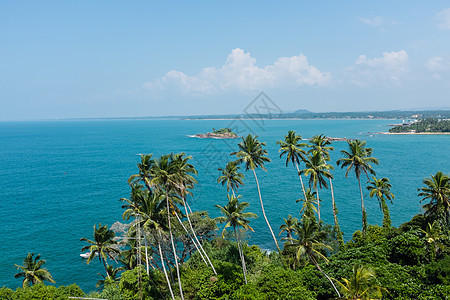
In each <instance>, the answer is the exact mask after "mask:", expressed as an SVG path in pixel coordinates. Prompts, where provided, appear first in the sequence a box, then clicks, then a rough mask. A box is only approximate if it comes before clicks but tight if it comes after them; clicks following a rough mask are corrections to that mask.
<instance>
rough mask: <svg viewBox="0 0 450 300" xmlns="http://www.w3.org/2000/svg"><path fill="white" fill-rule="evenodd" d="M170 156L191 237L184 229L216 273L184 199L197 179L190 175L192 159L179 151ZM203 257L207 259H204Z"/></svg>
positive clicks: (191, 172) (194, 170)
mask: <svg viewBox="0 0 450 300" xmlns="http://www.w3.org/2000/svg"><path fill="white" fill-rule="evenodd" d="M171 158H172V164H173V165H174V172H175V173H176V174H177V177H176V183H175V187H176V191H177V193H178V194H179V196H180V198H181V200H182V202H183V207H184V211H185V213H186V218H187V220H188V223H189V227H190V229H191V233H192V236H193V238H192V236H191V233H189V232H188V231H187V230H186V233H187V234H188V235H189V236H190V237H191V239H192V242H193V244H194V246H195V247H196V248H197V250H198V252H199V253H200V256H201V257H202V258H203V260H204V262H205V264H206V265H208V263H209V265H210V266H211V268H212V270H213V272H214V274H216V275H217V272H216V269H215V268H214V265H213V264H212V262H211V260H210V258H209V256H208V254H207V253H206V251H205V250H204V249H203V246H202V244H201V243H200V241H199V240H198V238H197V234H196V233H195V231H194V227H193V226H192V222H191V218H190V216H189V213H188V209H187V206H188V205H187V201H186V195H188V194H189V195H192V193H191V192H190V191H189V189H190V188H193V186H194V184H195V183H197V180H196V179H195V178H194V177H193V176H192V175H191V174H193V175H197V170H196V169H195V168H194V166H193V165H192V164H190V163H189V160H190V159H192V157H191V156H186V157H185V154H184V153H180V154H175V155H171ZM180 224H181V225H182V226H183V227H184V225H183V223H182V222H180ZM205 258H206V260H207V261H206V260H205Z"/></svg>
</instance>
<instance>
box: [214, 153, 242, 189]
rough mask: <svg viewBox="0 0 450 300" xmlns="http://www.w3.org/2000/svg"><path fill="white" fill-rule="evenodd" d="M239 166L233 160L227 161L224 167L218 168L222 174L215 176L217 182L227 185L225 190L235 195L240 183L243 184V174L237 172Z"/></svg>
mask: <svg viewBox="0 0 450 300" xmlns="http://www.w3.org/2000/svg"><path fill="white" fill-rule="evenodd" d="M240 168H241V167H239V166H238V165H237V164H236V162H235V161H230V162H228V163H227V165H226V167H225V169H222V168H219V169H218V170H219V171H221V172H222V175H221V176H219V178H217V183H221V184H222V185H226V186H227V191H228V192H229V191H230V190H231V192H232V193H233V196H235V197H236V194H235V193H236V191H237V189H238V187H239V186H240V185H243V184H244V183H243V181H242V180H243V179H244V174H242V173H240V172H239V169H240Z"/></svg>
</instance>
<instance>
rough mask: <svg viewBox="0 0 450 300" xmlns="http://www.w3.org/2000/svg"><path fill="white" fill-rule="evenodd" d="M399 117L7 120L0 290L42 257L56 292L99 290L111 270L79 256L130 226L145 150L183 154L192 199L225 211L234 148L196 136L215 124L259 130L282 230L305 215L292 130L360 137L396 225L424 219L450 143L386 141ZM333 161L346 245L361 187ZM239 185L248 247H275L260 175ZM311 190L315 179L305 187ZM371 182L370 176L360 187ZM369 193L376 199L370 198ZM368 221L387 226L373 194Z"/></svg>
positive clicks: (440, 138)
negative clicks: (424, 202)
mask: <svg viewBox="0 0 450 300" xmlns="http://www.w3.org/2000/svg"><path fill="white" fill-rule="evenodd" d="M390 123H398V121H395V120H264V121H262V120H244V121H236V120H235V121H233V120H71V121H69V120H59V121H39V122H37V121H36V122H2V123H0V199H1V208H2V209H1V210H0V216H1V218H0V240H1V241H2V242H1V243H0V254H1V255H0V286H4V285H5V286H8V287H11V288H16V287H19V286H20V285H21V280H19V279H15V278H14V274H15V273H16V269H15V268H14V264H19V265H22V261H23V258H24V257H25V256H26V255H27V253H28V252H34V253H36V254H38V253H40V254H41V255H42V258H43V259H45V260H47V263H46V265H45V266H46V267H47V268H48V269H49V271H50V272H51V274H52V275H53V277H54V279H55V280H56V282H57V285H68V284H72V283H77V284H78V285H79V286H80V287H81V288H83V290H85V291H91V290H95V283H96V282H97V280H98V279H100V276H99V275H97V273H99V272H101V273H103V272H104V270H103V266H102V265H101V263H100V262H99V261H98V260H94V261H92V262H91V264H90V265H87V264H86V261H85V260H84V259H82V258H80V256H79V254H80V249H81V247H83V246H84V245H85V244H84V243H83V242H80V238H82V237H87V238H90V239H92V233H93V226H94V224H98V223H102V224H107V225H108V226H110V225H112V224H113V223H114V222H116V221H120V222H124V221H122V212H123V210H122V208H121V202H120V201H119V199H120V198H122V197H126V198H128V196H129V193H130V188H129V186H128V184H127V179H128V177H129V176H130V175H131V174H135V173H137V167H136V164H137V163H138V162H139V160H140V157H139V154H141V153H153V154H154V155H155V156H159V155H162V154H167V153H171V152H174V153H176V152H182V151H183V152H185V153H186V154H187V155H191V156H192V158H193V159H192V163H193V164H194V166H195V167H196V168H197V170H198V172H199V174H198V176H197V177H196V178H197V180H198V184H197V185H196V187H195V189H194V190H193V193H194V195H193V197H192V198H190V199H189V201H190V203H191V207H192V209H194V210H207V211H208V212H209V213H210V215H211V217H216V216H218V215H219V212H218V210H217V209H216V208H215V207H214V205H215V204H219V205H222V206H223V205H225V204H226V201H227V197H226V193H227V191H226V188H225V187H222V186H221V185H219V184H217V177H218V176H219V172H218V171H217V168H218V167H225V164H226V162H227V161H229V160H231V159H233V157H230V156H229V153H230V152H232V151H235V150H237V146H236V144H237V143H238V142H239V141H240V139H236V140H209V139H197V138H193V137H189V135H193V134H196V133H205V132H209V131H212V129H213V128H216V129H218V128H222V127H232V128H234V129H235V130H236V131H238V134H240V135H244V134H246V133H252V134H257V135H258V136H259V139H260V141H262V142H265V143H266V144H267V147H266V149H267V150H268V153H269V157H270V159H271V160H272V162H271V163H268V164H266V167H267V172H265V171H263V170H257V175H258V177H259V179H260V184H261V193H262V197H263V201H264V203H265V208H266V213H267V216H268V219H269V221H270V222H271V225H272V227H273V229H274V231H275V233H276V234H278V232H279V230H278V227H279V226H280V225H281V224H282V223H283V218H287V216H288V215H289V214H291V215H293V216H298V214H299V210H300V205H301V204H300V203H296V200H297V199H299V198H300V197H301V195H302V192H301V188H300V184H299V180H298V177H297V175H296V171H295V168H294V167H293V166H292V165H289V166H288V167H286V166H285V158H284V157H283V158H281V159H280V158H279V153H278V149H279V148H278V145H276V142H277V141H278V140H281V139H284V135H285V134H286V133H287V131H288V130H295V131H296V132H297V133H298V134H300V135H302V136H303V138H310V137H312V136H313V135H317V134H325V135H327V136H330V137H347V138H358V139H363V140H366V141H367V146H368V147H372V148H373V149H374V151H373V156H374V157H376V158H378V159H379V161H380V165H379V166H375V167H374V168H375V170H376V172H377V176H378V177H388V178H389V179H390V181H391V184H392V190H391V191H392V192H393V193H394V194H395V199H394V204H392V205H391V204H390V205H389V208H390V211H391V218H392V221H393V225H394V226H398V225H400V224H401V223H404V222H406V221H408V220H409V219H410V218H411V217H412V216H413V215H415V214H417V213H419V212H420V211H421V204H420V203H419V201H420V198H419V197H418V196H417V194H418V192H417V189H418V188H420V187H421V186H422V180H423V179H424V178H425V177H429V176H430V175H431V174H435V173H436V172H437V171H443V172H444V173H447V174H448V173H449V171H450V163H449V162H450V151H449V150H450V136H449V135H395V136H394V135H380V134H375V132H380V131H387V129H388V127H387V125H388V124H390ZM333 146H334V147H335V151H334V152H332V153H331V158H332V161H331V164H332V165H333V166H334V167H335V170H333V171H332V173H333V175H334V181H333V185H334V188H335V198H336V203H337V206H338V209H339V220H340V225H341V229H342V230H343V231H344V234H345V235H344V238H345V239H346V240H348V239H350V238H351V235H352V233H353V232H354V231H355V230H357V229H360V228H361V207H360V196H359V189H358V183H357V180H356V178H355V176H354V174H353V173H351V174H349V176H348V178H345V171H344V170H342V169H340V168H339V167H337V166H336V163H335V162H336V160H337V159H339V158H340V157H341V153H340V150H343V149H346V148H347V143H346V142H334V143H333ZM242 171H243V172H244V174H245V176H246V177H245V180H244V183H245V184H244V186H242V187H241V188H240V189H239V194H241V195H242V196H243V197H242V201H246V202H249V203H250V207H249V209H248V211H251V212H254V213H256V214H258V215H259V218H257V219H255V220H252V221H251V226H252V227H253V228H254V230H255V232H254V233H251V234H250V238H249V243H250V244H257V245H259V246H261V247H262V248H264V249H274V243H273V240H272V237H271V236H270V233H269V232H268V229H267V225H266V223H265V221H264V218H263V217H262V214H261V208H260V205H259V199H258V194H257V190H256V185H255V182H254V178H253V175H252V174H251V173H249V172H245V168H243V169H242ZM305 182H307V181H305ZM365 182H366V178H364V177H363V178H362V183H365ZM366 195H367V193H366ZM320 196H321V198H322V199H323V200H324V201H323V203H322V208H321V214H322V218H323V219H324V220H325V221H326V222H328V223H330V224H331V223H332V220H333V219H332V211H331V197H330V193H329V191H328V190H323V191H321V192H320ZM365 204H366V209H367V212H368V221H369V223H370V224H381V221H382V214H381V211H380V208H379V205H378V202H377V200H376V199H370V198H369V197H368V196H366V198H365Z"/></svg>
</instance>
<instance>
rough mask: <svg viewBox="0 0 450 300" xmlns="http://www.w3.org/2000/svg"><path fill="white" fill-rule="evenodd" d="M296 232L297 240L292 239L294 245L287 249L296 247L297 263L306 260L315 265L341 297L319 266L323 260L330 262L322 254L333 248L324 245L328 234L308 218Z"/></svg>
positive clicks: (301, 221)
mask: <svg viewBox="0 0 450 300" xmlns="http://www.w3.org/2000/svg"><path fill="white" fill-rule="evenodd" d="M295 232H296V234H297V239H294V238H293V239H291V240H292V244H289V245H287V247H294V249H295V253H296V259H297V261H301V260H302V259H306V260H307V261H309V262H311V263H313V264H314V265H315V266H316V268H317V269H318V270H319V271H320V272H321V273H322V274H323V275H324V276H325V277H326V278H327V279H328V281H330V283H331V285H332V286H333V288H334V290H335V291H336V293H337V294H338V296H339V297H340V296H341V295H340V293H339V291H338V290H337V288H336V286H335V285H334V283H333V280H331V278H330V277H329V276H328V275H327V274H326V273H325V272H324V271H323V270H322V268H321V267H320V265H319V260H320V259H323V260H325V262H328V259H327V258H326V257H325V255H323V254H322V252H321V251H322V250H323V249H330V250H331V247H330V246H328V245H325V244H324V243H322V240H323V239H325V237H326V233H325V232H323V231H320V228H319V225H318V224H317V222H314V221H313V220H311V219H310V218H308V217H306V216H305V217H303V218H302V219H301V220H300V221H299V222H298V223H297V225H296V226H295Z"/></svg>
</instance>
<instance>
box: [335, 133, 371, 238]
mask: <svg viewBox="0 0 450 300" xmlns="http://www.w3.org/2000/svg"><path fill="white" fill-rule="evenodd" d="M347 143H348V146H349V151H345V150H342V151H341V152H342V154H344V158H340V159H338V160H337V162H336V164H337V165H338V166H339V165H341V164H342V165H341V168H344V167H347V170H346V172H345V177H347V176H348V172H350V170H352V169H354V170H355V175H356V178H357V179H358V185H359V192H360V193H361V210H362V224H363V233H365V232H366V229H367V214H366V209H365V208H364V196H363V192H362V188H361V179H360V177H361V173H363V172H364V174H366V176H367V179H369V175H368V173H370V174H372V175H375V171H374V170H373V168H372V166H371V165H370V163H373V164H376V165H378V159H376V158H374V157H372V151H373V149H372V148H366V141H361V140H354V141H348V142H347Z"/></svg>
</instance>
